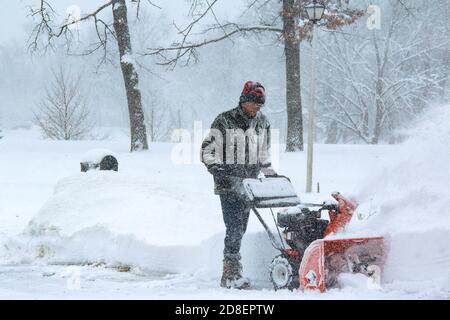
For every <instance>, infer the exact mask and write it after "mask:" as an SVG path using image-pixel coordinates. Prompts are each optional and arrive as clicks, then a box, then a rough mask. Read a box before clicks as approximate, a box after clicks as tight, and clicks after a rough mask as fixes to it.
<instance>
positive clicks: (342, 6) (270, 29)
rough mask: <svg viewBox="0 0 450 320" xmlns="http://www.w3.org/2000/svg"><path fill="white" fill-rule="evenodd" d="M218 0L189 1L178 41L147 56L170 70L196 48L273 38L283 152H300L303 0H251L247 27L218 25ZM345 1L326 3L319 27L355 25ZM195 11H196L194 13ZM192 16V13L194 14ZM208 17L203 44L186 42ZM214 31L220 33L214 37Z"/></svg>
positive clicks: (193, 57)
mask: <svg viewBox="0 0 450 320" xmlns="http://www.w3.org/2000/svg"><path fill="white" fill-rule="evenodd" d="M217 2H218V0H213V1H208V0H204V1H199V0H192V2H191V3H192V6H191V13H192V16H193V18H194V19H193V21H192V22H191V23H190V24H189V25H188V26H186V27H184V28H180V27H178V26H176V27H177V29H178V31H179V34H180V36H181V41H179V42H175V43H173V44H172V46H170V47H162V48H156V49H150V50H149V52H148V53H147V54H149V55H157V56H159V57H160V58H162V62H161V64H163V65H168V66H171V67H174V66H176V64H177V63H178V62H179V61H181V60H183V61H184V65H187V64H189V63H190V62H196V61H197V60H198V49H199V48H201V47H203V46H205V45H208V44H211V43H216V42H219V41H222V40H225V39H232V37H235V36H245V35H249V34H253V35H257V36H261V35H262V34H268V35H269V37H272V36H271V35H275V37H276V38H277V39H278V41H280V42H282V43H283V44H284V53H285V58H286V60H285V71H286V112H287V121H288V124H287V141H286V151H301V150H303V117H302V104H301V92H300V43H301V42H302V41H303V40H305V39H309V38H310V35H311V30H312V28H311V24H309V23H308V22H307V18H306V12H305V9H304V8H305V6H306V5H307V4H308V3H309V1H307V0H251V1H249V4H248V7H247V10H246V12H248V11H253V13H254V14H255V15H257V16H259V17H260V19H259V21H256V22H255V24H252V25H249V24H244V23H237V22H224V23H221V22H220V21H219V20H218V18H217V16H216V14H215V13H214V8H213V7H214V5H215V4H216V3H217ZM348 2H349V1H348V0H346V1H341V0H326V1H324V3H325V4H326V5H327V10H326V12H325V15H324V19H323V20H322V22H321V24H320V26H321V27H323V28H326V29H337V28H339V27H340V26H343V25H348V24H351V23H353V22H355V21H356V20H357V19H358V18H359V17H361V16H362V15H364V11H361V10H356V9H350V8H349V7H348ZM197 8H200V12H199V10H197ZM194 13H195V14H194ZM208 14H210V15H211V16H212V17H213V18H214V20H215V21H216V23H215V24H214V25H213V26H212V27H210V28H207V29H205V30H203V32H202V33H203V34H204V36H205V38H204V39H203V41H199V42H194V43H192V42H191V41H190V40H189V39H190V36H191V35H192V34H193V30H194V27H195V26H196V25H197V24H199V23H200V21H201V20H202V19H204V18H205V17H206V16H207V15H208ZM211 32H212V33H213V34H214V36H210V33H211ZM217 32H220V33H222V34H221V35H219V36H217Z"/></svg>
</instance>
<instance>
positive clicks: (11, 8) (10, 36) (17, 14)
mask: <svg viewBox="0 0 450 320" xmlns="http://www.w3.org/2000/svg"><path fill="white" fill-rule="evenodd" d="M47 1H48V2H49V3H51V4H52V6H53V8H54V9H55V10H56V11H57V12H58V14H65V12H66V10H67V8H68V7H70V6H74V5H75V6H78V7H80V9H81V14H83V13H87V12H90V11H92V9H94V8H96V7H98V6H99V5H101V4H103V3H105V2H106V0H47ZM152 2H153V3H155V4H157V5H159V6H160V7H162V8H163V10H164V11H165V12H166V13H167V15H168V16H170V17H173V19H175V21H180V20H181V19H183V17H184V16H185V14H186V13H187V9H188V8H189V2H188V1H187V0H153V1H152ZM143 3H145V1H143ZM243 3H244V0H222V1H220V2H219V3H218V4H217V5H215V6H214V7H215V8H216V13H217V14H218V15H220V16H222V17H223V16H226V17H227V18H231V17H233V16H236V15H237V14H239V12H240V11H241V10H242V9H241V8H242V5H243ZM38 4H39V0H10V1H2V5H1V9H0V44H1V43H5V42H9V41H11V40H14V41H17V42H21V41H26V39H27V34H26V32H25V29H24V24H25V23H27V22H31V18H30V17H27V14H28V12H29V9H27V7H28V6H30V5H34V6H37V5H38ZM154 10H159V9H156V8H155V9H154Z"/></svg>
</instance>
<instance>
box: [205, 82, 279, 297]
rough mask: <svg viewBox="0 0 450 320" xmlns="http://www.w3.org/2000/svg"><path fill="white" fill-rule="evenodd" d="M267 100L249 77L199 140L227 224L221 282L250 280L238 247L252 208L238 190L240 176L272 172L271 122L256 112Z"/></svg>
mask: <svg viewBox="0 0 450 320" xmlns="http://www.w3.org/2000/svg"><path fill="white" fill-rule="evenodd" d="M265 100H266V93H265V89H264V87H263V86H262V85H261V84H260V83H259V82H253V81H247V82H246V83H245V85H244V88H243V90H242V93H241V96H240V98H239V105H238V106H237V107H236V108H234V109H231V110H229V111H226V112H224V113H221V114H220V115H219V116H217V118H216V119H215V120H214V122H213V123H212V125H211V130H210V133H209V135H208V136H207V137H206V138H205V140H204V141H203V143H202V149H201V153H202V154H201V155H202V162H203V163H204V164H205V165H206V167H207V169H208V171H209V172H210V173H211V174H212V175H213V177H214V191H215V194H218V195H219V196H220V202H221V206H222V213H223V220H224V222H225V227H226V235H225V240H224V243H225V248H224V250H223V255H224V258H223V274H222V279H221V282H220V285H221V287H225V288H238V289H245V288H249V287H250V282H249V280H248V279H247V278H244V277H243V276H242V264H241V262H240V260H241V255H240V248H241V241H242V237H243V235H244V233H245V231H246V229H247V223H248V218H249V213H250V208H249V207H248V206H247V204H246V201H245V197H244V195H243V193H242V180H243V179H245V178H257V177H258V175H259V174H260V172H262V173H263V174H264V175H265V176H275V175H276V173H275V171H274V170H273V169H272V168H271V163H270V160H269V146H270V124H269V121H268V120H267V118H266V117H265V116H264V115H263V114H262V113H261V112H260V109H261V108H262V107H263V106H264V103H265Z"/></svg>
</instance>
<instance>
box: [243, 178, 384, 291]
mask: <svg viewBox="0 0 450 320" xmlns="http://www.w3.org/2000/svg"><path fill="white" fill-rule="evenodd" d="M243 187H244V191H243V192H244V194H245V196H246V199H247V201H248V203H249V206H250V207H251V209H252V211H253V212H254V213H255V215H256V217H257V218H258V220H259V221H260V222H261V224H262V225H263V227H264V229H265V230H266V231H267V234H268V235H269V238H270V240H271V242H272V245H273V247H274V248H275V249H277V250H278V251H280V254H279V255H277V256H276V257H275V258H274V259H273V260H272V263H271V265H270V267H269V272H270V280H271V282H272V284H273V286H274V288H275V290H278V289H285V288H287V289H290V290H292V289H296V288H300V289H313V290H320V291H321V292H324V291H325V290H326V289H328V288H333V287H337V286H339V281H338V277H339V275H340V274H342V273H362V274H364V275H365V276H367V277H368V279H367V280H368V283H372V284H374V283H375V282H376V281H379V279H380V277H381V272H382V268H383V264H384V259H385V250H384V239H383V238H382V237H371V238H344V239H324V238H325V237H327V236H330V235H333V236H334V237H337V236H338V234H339V232H340V231H342V230H343V229H344V228H345V226H346V225H347V224H348V223H349V222H350V220H351V218H352V216H353V213H354V211H355V209H356V208H357V204H356V203H355V202H354V201H351V200H349V199H346V198H345V197H344V196H342V195H341V194H340V193H339V192H335V193H333V194H332V197H333V198H334V199H335V200H336V202H333V203H330V202H325V203H323V204H312V203H302V202H301V201H300V198H299V197H298V196H297V194H296V192H295V190H294V188H293V186H292V184H291V182H290V180H289V178H287V177H284V176H277V177H270V178H262V179H245V180H244V182H243ZM259 208H270V210H271V211H272V208H283V209H281V211H279V212H278V213H277V219H276V221H275V216H274V215H273V211H272V216H273V219H274V221H275V224H276V229H277V232H278V236H279V240H277V239H276V236H275V235H274V234H273V233H272V231H271V230H270V228H269V227H268V226H267V224H266V223H265V221H264V219H263V218H262V216H261V215H260V213H259V211H258V209H259ZM322 211H328V215H329V218H330V220H325V219H322V218H321V216H322ZM280 229H281V230H280ZM370 280H373V281H372V282H371V281H370Z"/></svg>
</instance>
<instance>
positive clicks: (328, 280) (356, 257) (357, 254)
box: [299, 193, 385, 292]
mask: <svg viewBox="0 0 450 320" xmlns="http://www.w3.org/2000/svg"><path fill="white" fill-rule="evenodd" d="M333 197H334V198H335V199H336V200H337V201H338V210H337V211H330V212H329V215H330V223H329V225H328V227H327V229H326V230H325V233H324V237H326V236H328V235H331V234H337V233H339V232H340V231H342V229H343V228H345V226H346V225H347V224H348V223H349V222H350V220H351V218H352V216H353V213H354V211H355V209H356V208H357V204H356V203H355V202H354V201H351V200H348V199H346V198H344V197H343V196H342V195H341V194H339V193H334V194H333ZM384 261H385V245H384V238H383V237H368V238H347V239H329V240H327V239H319V240H316V241H314V242H312V243H311V244H310V245H309V246H308V248H307V249H306V250H305V253H304V255H303V259H302V261H301V264H300V269H299V282H300V288H301V289H313V290H319V291H320V292H324V291H325V290H326V289H327V288H331V287H336V286H338V276H339V275H340V274H341V273H362V274H364V275H366V276H367V277H369V278H368V281H370V280H373V281H372V282H370V283H372V284H374V285H376V282H377V281H380V279H381V273H382V269H383V265H384Z"/></svg>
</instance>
